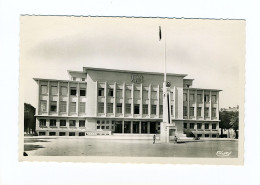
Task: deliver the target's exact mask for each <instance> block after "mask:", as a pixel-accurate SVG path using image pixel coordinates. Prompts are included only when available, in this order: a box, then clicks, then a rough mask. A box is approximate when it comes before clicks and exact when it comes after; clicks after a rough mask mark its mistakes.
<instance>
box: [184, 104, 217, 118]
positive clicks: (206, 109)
mask: <svg viewBox="0 0 260 185" xmlns="http://www.w3.org/2000/svg"><path fill="white" fill-rule="evenodd" d="M194 109H195V108H194V107H190V116H194ZM201 113H202V107H197V116H201ZM187 115H188V109H187V107H186V106H184V107H183V116H187ZM204 116H205V117H209V107H205V108H204ZM211 116H212V117H217V109H216V108H212V109H211Z"/></svg>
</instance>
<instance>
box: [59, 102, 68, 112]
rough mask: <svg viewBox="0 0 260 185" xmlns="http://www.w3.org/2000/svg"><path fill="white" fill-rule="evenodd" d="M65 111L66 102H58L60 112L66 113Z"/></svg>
mask: <svg viewBox="0 0 260 185" xmlns="http://www.w3.org/2000/svg"><path fill="white" fill-rule="evenodd" d="M66 111H67V102H66V101H61V102H60V112H66Z"/></svg>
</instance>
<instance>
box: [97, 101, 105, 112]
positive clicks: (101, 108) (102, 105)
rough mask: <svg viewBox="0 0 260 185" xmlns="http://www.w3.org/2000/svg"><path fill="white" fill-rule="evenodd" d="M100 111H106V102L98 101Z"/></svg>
mask: <svg viewBox="0 0 260 185" xmlns="http://www.w3.org/2000/svg"><path fill="white" fill-rule="evenodd" d="M98 113H104V103H103V102H98Z"/></svg>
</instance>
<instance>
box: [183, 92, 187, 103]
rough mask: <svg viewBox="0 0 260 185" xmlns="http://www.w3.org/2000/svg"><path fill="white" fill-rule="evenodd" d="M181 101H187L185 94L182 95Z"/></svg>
mask: <svg viewBox="0 0 260 185" xmlns="http://www.w3.org/2000/svg"><path fill="white" fill-rule="evenodd" d="M183 101H187V93H184V94H183Z"/></svg>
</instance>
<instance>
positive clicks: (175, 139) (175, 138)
mask: <svg viewBox="0 0 260 185" xmlns="http://www.w3.org/2000/svg"><path fill="white" fill-rule="evenodd" d="M173 141H174V144H176V143H177V141H178V138H177V137H176V136H174V140H173Z"/></svg>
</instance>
